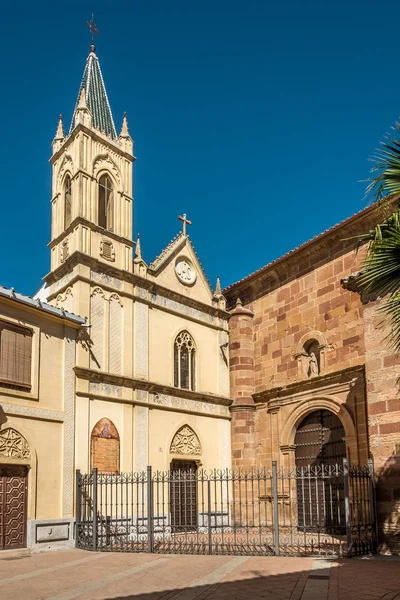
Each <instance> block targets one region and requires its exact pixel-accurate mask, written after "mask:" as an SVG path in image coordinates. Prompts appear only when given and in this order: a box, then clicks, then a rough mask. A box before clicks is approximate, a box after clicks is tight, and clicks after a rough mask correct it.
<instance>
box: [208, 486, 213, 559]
mask: <svg viewBox="0 0 400 600" xmlns="http://www.w3.org/2000/svg"><path fill="white" fill-rule="evenodd" d="M207 526H208V554H212V530H211V481H210V480H209V479H207Z"/></svg>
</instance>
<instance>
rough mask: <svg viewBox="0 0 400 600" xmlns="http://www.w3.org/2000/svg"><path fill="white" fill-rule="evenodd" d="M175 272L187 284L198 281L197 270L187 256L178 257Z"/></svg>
mask: <svg viewBox="0 0 400 600" xmlns="http://www.w3.org/2000/svg"><path fill="white" fill-rule="evenodd" d="M175 273H176V276H177V277H178V279H179V280H180V281H182V283H184V284H185V285H193V284H194V282H195V281H196V271H195V270H194V268H193V266H192V264H191V263H190V262H189V260H187V259H186V258H178V260H177V261H176V263H175Z"/></svg>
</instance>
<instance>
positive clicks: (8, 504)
mask: <svg viewBox="0 0 400 600" xmlns="http://www.w3.org/2000/svg"><path fill="white" fill-rule="evenodd" d="M27 499H28V486H27V468H26V467H23V466H14V465H1V464H0V550H14V549H17V548H25V547H26V521H27V504H28V503H27Z"/></svg>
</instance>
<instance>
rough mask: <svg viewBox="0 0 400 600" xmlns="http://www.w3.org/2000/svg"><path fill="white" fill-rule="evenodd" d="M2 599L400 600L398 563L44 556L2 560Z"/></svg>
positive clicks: (72, 553)
mask: <svg viewBox="0 0 400 600" xmlns="http://www.w3.org/2000/svg"><path fill="white" fill-rule="evenodd" d="M0 598H1V600H20V599H21V600H38V599H42V598H43V599H47V600H70V599H72V598H85V599H88V600H89V599H90V600H92V599H93V600H94V599H97V600H99V599H101V600H106V599H109V600H111V599H117V598H118V599H120V600H161V599H162V600H169V599H173V600H205V599H206V598H207V600H223V599H224V600H228V599H229V600H253V599H254V600H261V599H268V600H348V599H351V600H368V599H373V598H374V599H381V600H400V560H399V559H395V558H390V557H388V558H383V557H379V558H375V557H374V558H364V559H352V560H340V561H327V560H323V559H314V558H275V557H244V556H243V557H242V556H182V555H157V554H102V553H96V554H92V553H89V552H84V551H82V550H68V551H62V552H47V553H43V554H33V555H29V556H25V557H20V558H13V557H12V556H10V557H7V555H4V554H3V556H2V557H1V560H0Z"/></svg>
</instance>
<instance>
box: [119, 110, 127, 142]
mask: <svg viewBox="0 0 400 600" xmlns="http://www.w3.org/2000/svg"><path fill="white" fill-rule="evenodd" d="M119 135H120V137H129V129H128V117H127V115H126V112H124V117H123V119H122V127H121V133H120V134H119Z"/></svg>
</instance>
